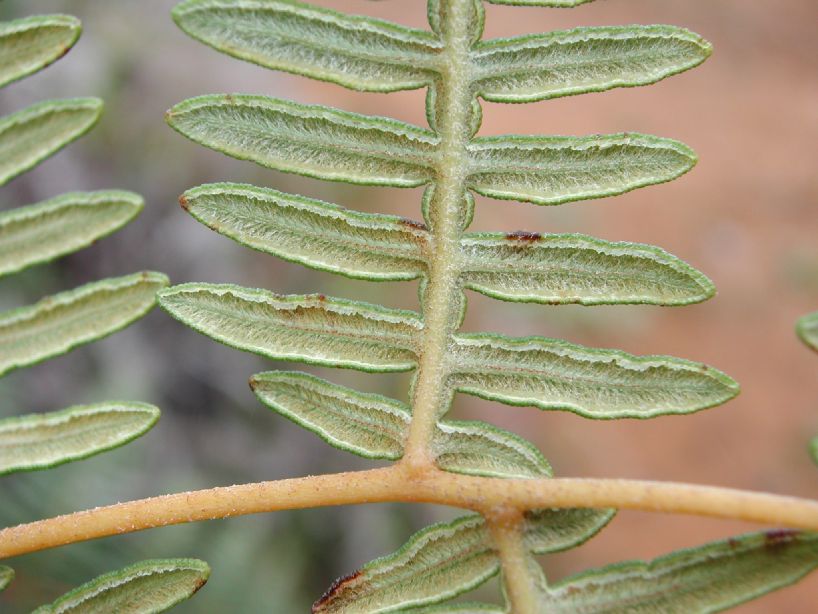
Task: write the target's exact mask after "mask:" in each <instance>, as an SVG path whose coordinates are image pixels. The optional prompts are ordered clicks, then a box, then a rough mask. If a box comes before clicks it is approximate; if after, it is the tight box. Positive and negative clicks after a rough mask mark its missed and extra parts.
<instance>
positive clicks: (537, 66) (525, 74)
mask: <svg viewBox="0 0 818 614" xmlns="http://www.w3.org/2000/svg"><path fill="white" fill-rule="evenodd" d="M710 53H711V47H710V44H709V43H707V41H705V40H704V39H702V38H701V37H700V36H698V35H697V34H693V33H692V32H688V31H687V30H684V29H682V28H675V27H673V26H623V27H602V28H576V29H574V30H565V31H557V32H551V33H548V34H536V35H529V36H520V37H516V38H506V39H497V40H488V41H485V42H481V43H478V44H477V45H476V46H475V48H474V51H473V56H472V62H473V63H474V65H475V72H476V74H475V77H474V78H475V83H474V87H475V89H476V90H477V92H478V93H479V94H480V96H482V97H483V98H485V99H486V100H490V101H493V102H533V101H536V100H543V99H548V98H557V97H560V96H570V95H573V94H586V93H588V92H602V91H605V90H609V89H612V88H615V87H634V86H638V85H648V84H650V83H655V82H657V81H659V80H661V79H664V78H665V77H669V76H671V75H674V74H677V73H680V72H683V71H685V70H688V69H690V68H693V67H694V66H697V65H698V64H700V63H702V62H703V61H704V60H705V59H707V57H708V56H709V55H710Z"/></svg>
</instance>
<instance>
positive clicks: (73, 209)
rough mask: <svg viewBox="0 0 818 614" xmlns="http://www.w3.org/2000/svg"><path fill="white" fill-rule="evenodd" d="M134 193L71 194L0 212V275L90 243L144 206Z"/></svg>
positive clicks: (112, 230)
mask: <svg viewBox="0 0 818 614" xmlns="http://www.w3.org/2000/svg"><path fill="white" fill-rule="evenodd" d="M143 205H144V201H143V200H142V197H141V196H139V195H137V194H134V193H132V192H121V191H104V192H72V193H69V194H63V195H62V196H58V197H56V198H52V199H49V200H46V201H43V202H41V203H37V204H36V205H29V206H28V207H21V208H19V209H13V210H11V211H7V212H5V213H0V275H6V274H8V273H14V272H16V271H20V270H22V269H24V268H26V267H28V266H31V265H33V264H40V263H43V262H48V261H49V260H53V259H54V258H58V257H59V256H63V255H65V254H69V253H71V252H74V251H76V250H78V249H81V248H83V247H86V246H88V245H91V243H93V242H94V241H96V240H97V239H100V238H102V237H104V236H106V235H109V234H111V233H112V232H114V231H115V230H118V229H119V228H121V227H122V226H124V225H125V224H127V223H128V222H130V221H131V220H132V219H133V218H134V217H136V215H137V214H138V213H139V212H140V211H141V210H142V207H143Z"/></svg>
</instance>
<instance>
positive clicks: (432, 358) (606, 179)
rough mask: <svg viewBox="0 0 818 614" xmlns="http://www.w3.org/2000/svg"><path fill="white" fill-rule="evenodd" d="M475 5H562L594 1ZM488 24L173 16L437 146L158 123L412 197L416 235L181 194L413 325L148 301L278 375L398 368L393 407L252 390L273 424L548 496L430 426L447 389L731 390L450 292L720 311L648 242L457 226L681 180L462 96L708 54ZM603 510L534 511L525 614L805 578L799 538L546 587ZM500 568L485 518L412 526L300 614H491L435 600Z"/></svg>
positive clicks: (176, 290) (569, 84) (373, 124)
mask: <svg viewBox="0 0 818 614" xmlns="http://www.w3.org/2000/svg"><path fill="white" fill-rule="evenodd" d="M488 1H489V2H491V3H494V4H517V5H529V6H539V7H572V6H577V5H580V4H585V3H586V1H590V0H488ZM483 10H484V7H483V3H482V2H481V1H480V0H429V4H428V17H429V24H430V26H431V28H430V29H429V30H419V29H413V28H407V27H403V26H399V25H397V24H393V23H389V22H385V21H380V20H377V19H372V18H369V17H359V16H350V15H346V14H342V13H338V12H335V11H331V10H327V9H323V8H318V7H313V6H310V5H308V4H303V3H301V2H296V1H295V0H186V1H185V2H182V3H181V4H179V5H177V7H176V8H175V10H174V12H173V16H174V19H175V20H176V22H177V23H178V24H179V26H180V27H181V28H182V29H183V30H184V31H185V32H187V33H188V34H190V35H191V36H192V37H194V38H196V39H198V40H200V41H202V42H204V43H206V44H208V45H210V46H212V47H214V48H215V49H217V50H219V51H222V52H224V53H227V54H229V55H232V56H234V57H237V58H240V59H243V60H246V61H250V62H253V63H256V64H258V65H260V66H264V67H267V68H272V69H276V70H284V71H289V72H293V73H297V74H300V75H305V76H308V77H312V78H316V79H322V80H326V81H331V82H334V83H337V84H339V85H342V86H345V87H348V88H352V89H357V90H364V91H372V92H391V91H396V90H403V89H413V88H427V91H428V96H427V105H426V107H427V118H428V123H429V127H428V128H425V127H420V126H413V125H409V124H406V123H403V122H399V121H396V120H393V119H388V118H382V117H370V116H364V115H359V114H355V113H350V112H346V111H342V110H338V109H334V108H329V107H324V106H317V105H303V104H297V103H294V102H290V101H286V100H279V99H273V98H269V97H265V96H249V95H238V94H236V95H232V94H225V95H208V96H202V97H199V98H194V99H191V100H187V101H184V102H182V103H180V104H178V105H176V106H175V107H173V108H172V109H171V110H170V111H169V112H168V114H167V121H168V123H169V124H170V125H171V126H172V127H173V128H174V129H176V130H177V131H179V132H180V133H182V134H183V135H185V136H186V137H188V138H190V139H192V140H194V141H196V142H198V143H201V144H202V145H205V146H207V147H210V148H212V149H215V150H218V151H221V152H223V153H225V154H227V155H229V156H232V157H234V158H239V159H242V160H250V161H253V162H256V163H257V164H260V165H262V166H265V167H268V168H273V169H277V170H281V171H286V172H293V173H299V174H302V175H306V176H310V177H315V178H319V179H326V180H332V181H344V182H349V183H357V184H369V185H381V186H391V187H398V188H400V187H416V186H425V187H426V191H425V196H424V198H423V203H422V212H423V219H424V221H423V222H420V221H414V220H407V219H404V218H400V217H395V216H387V215H376V214H369V213H360V212H355V211H350V210H347V209H344V208H342V207H339V206H338V205H334V204H330V203H325V202H321V201H317V200H313V199H309V198H305V197H302V196H296V195H292V194H284V193H281V192H278V191H275V190H272V189H267V188H259V187H253V186H249V185H241V184H232V183H216V184H210V185H204V186H200V187H198V188H194V189H192V190H189V191H188V192H186V193H185V194H184V195H183V196H182V198H181V203H182V206H183V207H184V208H185V209H186V210H187V211H188V212H189V213H190V214H191V215H192V216H193V217H194V218H196V219H197V220H199V221H201V222H202V223H204V224H205V225H207V226H209V227H210V228H212V229H213V230H215V231H217V232H219V233H221V234H224V235H226V236H228V237H230V238H231V239H233V240H235V241H237V242H239V243H241V244H243V245H247V246H248V247H251V248H253V249H256V250H259V251H262V252H266V253H270V254H274V255H276V256H278V257H281V258H285V259H287V260H291V261H293V262H298V263H301V264H304V265H306V266H310V267H314V268H317V269H322V270H326V271H332V272H336V273H340V274H342V275H347V276H350V277H356V278H361V279H368V280H373V281H384V280H410V279H416V278H419V279H420V280H421V283H420V310H419V311H418V312H410V311H403V310H395V309H388V308H385V307H381V306H377V305H371V304H365V303H359V302H351V301H346V300H341V299H335V298H331V297H326V296H324V295H322V294H315V295H307V296H293V295H280V294H274V293H272V292H268V291H266V290H258V289H248V288H242V287H238V286H233V285H225V284H204V283H190V284H184V285H180V286H175V287H171V288H169V289H166V290H162V291H161V292H160V304H161V305H162V307H163V308H165V309H166V310H167V311H168V312H169V313H170V314H171V315H173V316H174V317H176V318H178V319H179V320H181V321H182V322H184V323H186V324H188V325H189V326H191V327H192V328H194V329H196V330H197V331H199V332H201V333H204V334H206V335H208V336H210V337H213V338H214V339H216V340H218V341H220V342H222V343H225V344H227V345H230V346H232V347H235V348H238V349H241V350H245V351H249V352H254V353H257V354H260V355H262V356H266V357H269V358H273V359H284V360H296V361H300V362H305V363H310V364H317V365H324V366H335V367H344V368H353V369H359V370H362V371H373V372H385V371H414V373H415V375H414V379H413V385H412V390H411V392H410V394H409V399H410V402H409V403H408V404H407V403H404V402H401V401H397V400H394V399H388V398H384V397H381V396H378V395H373V394H367V393H361V392H357V391H354V390H350V389H348V388H344V387H341V386H338V385H335V384H332V383H330V382H327V381H324V380H320V379H317V378H315V377H313V376H309V375H306V374H301V373H281V372H274V373H262V374H259V375H256V376H254V377H253V378H252V380H251V385H252V387H253V389H254V390H255V392H256V394H257V396H258V397H259V399H260V400H261V401H262V402H263V403H264V404H266V405H267V406H269V407H270V408H272V409H274V410H275V411H277V412H279V413H280V414H282V415H284V416H285V417H287V418H289V419H291V420H293V421H294V422H296V423H298V424H300V425H302V426H304V427H306V428H308V429H310V430H311V431H313V432H315V433H316V434H318V435H319V436H321V437H322V438H324V439H325V440H326V441H327V442H329V443H330V444H332V445H334V446H336V447H339V448H341V449H345V450H348V451H351V452H353V453H356V454H359V455H362V456H365V457H369V458H380V459H392V460H395V459H399V458H401V457H403V456H404V453H405V452H406V454H407V455H408V454H409V450H410V449H411V448H412V446H413V445H414V443H415V442H416V441H423V442H424V443H428V449H427V450H426V452H428V453H430V454H431V455H433V456H434V458H435V459H436V460H435V462H436V463H437V465H438V467H439V468H441V469H443V470H446V471H453V472H459V473H468V474H471V475H478V476H495V477H497V476H499V477H543V476H550V475H551V469H550V466H549V464H548V463H547V461H546V460H545V459H544V458H543V457H542V456H541V455H540V453H539V452H538V451H537V450H536V449H535V448H534V447H533V446H531V445H530V444H528V443H526V442H524V441H523V440H521V439H520V438H518V437H517V436H516V435H512V434H511V433H507V432H504V431H501V430H499V429H496V428H494V427H492V426H489V425H487V424H483V423H480V422H454V421H449V420H446V419H445V414H446V413H447V411H448V410H449V407H450V404H451V401H452V398H453V396H454V394H455V393H457V392H464V393H467V394H472V395H476V396H480V397H484V398H487V399H492V400H496V401H499V402H501V403H506V404H509V405H529V406H535V407H539V408H541V409H547V410H567V411H571V412H575V413H577V414H579V415H581V416H584V417H587V418H594V419H613V418H653V417H656V416H661V415H667V414H687V413H692V412H695V411H699V410H702V409H705V408H708V407H712V406H715V405H718V404H720V403H723V402H725V401H727V400H729V399H731V398H732V397H734V396H735V395H736V394H737V392H738V386H737V385H736V383H735V382H734V381H733V380H731V379H730V378H729V377H727V376H726V375H724V374H722V373H720V372H719V371H716V370H715V369H712V368H710V367H707V366H705V365H702V364H700V363H695V362H690V361H686V360H681V359H677V358H670V357H665V356H649V357H635V356H631V355H627V354H625V353H623V352H619V351H615V350H598V349H589V348H584V347H580V346H577V345H574V344H571V343H568V342H565V341H559V340H554V339H546V338H542V337H527V338H509V337H505V336H502V335H496V334H466V333H462V332H458V329H459V327H460V324H461V322H462V319H463V316H464V313H465V309H466V301H465V296H464V293H463V290H464V289H470V290H474V291H476V292H480V293H483V294H485V295H487V296H491V297H494V298H498V299H502V300H512V301H528V302H538V303H544V304H567V303H578V304H583V305H601V304H626V303H629V304H633V303H642V304H654V305H685V304H690V303H695V302H699V301H703V300H706V299H707V298H709V297H711V296H712V295H713V294H714V288H713V285H712V284H711V282H710V281H709V280H708V279H707V278H706V277H705V276H704V275H702V274H701V273H699V272H697V271H695V270H693V269H692V268H691V267H689V266H688V265H686V264H685V263H684V262H682V261H681V260H679V259H677V258H675V257H673V256H671V255H670V254H667V253H666V252H664V251H663V250H661V249H659V248H656V247H651V246H646V245H637V244H632V243H611V242H607V241H602V240H599V239H594V238H591V237H586V236H582V235H573V234H572V235H541V234H539V233H528V232H519V233H512V234H504V233H468V232H466V229H467V227H468V226H469V223H470V221H471V218H472V213H473V208H474V199H473V196H472V194H473V193H478V194H482V195H485V196H489V197H493V198H499V199H511V200H521V201H527V202H531V203H535V204H539V205H557V204H562V203H567V202H571V201H579V200H588V199H594V198H601V197H606V196H614V195H617V194H622V193H624V192H627V191H629V190H633V189H636V188H640V187H643V186H649V185H653V184H658V183H662V182H666V181H670V180H672V179H674V178H676V177H678V176H680V175H682V174H684V173H685V172H687V171H688V170H690V169H691V168H692V167H693V166H694V164H695V163H696V157H695V154H694V153H693V152H692V151H691V150H690V149H689V148H687V147H686V146H685V145H683V144H681V143H678V142H676V141H672V140H669V139H663V138H657V137H652V136H645V135H641V134H615V135H602V136H599V135H598V136H591V137H564V136H560V137H555V136H530V137H523V136H513V135H512V136H500V137H480V136H476V133H477V131H478V129H479V126H480V122H481V107H480V104H479V99H480V98H482V99H484V100H489V101H493V102H533V101H538V100H545V99H550V98H557V97H561V96H569V95H574V94H584V93H589V92H601V91H605V90H608V89H612V88H615V87H631V86H637V85H647V84H650V83H654V82H656V81H659V80H661V79H663V78H665V77H668V76H671V75H674V74H676V73H679V72H682V71H684V70H687V69H689V68H692V67H694V66H696V65H698V64H700V63H701V62H703V61H704V60H705V59H706V58H707V57H708V56H709V55H710V52H711V48H710V45H709V44H708V43H707V42H706V41H704V40H702V39H701V38H700V37H699V36H697V35H696V34H693V33H691V32H688V31H687V30H684V29H681V28H676V27H672V26H627V27H597V28H578V29H575V30H570V31H564V32H551V33H548V34H542V35H530V36H521V37H516V38H510V39H501V40H488V41H484V40H481V36H482V30H483V18H484V14H483ZM495 205H496V206H500V205H499V204H496V203H495ZM613 513H614V512H613V510H590V511H587V510H563V511H549V510H531V511H530V512H528V514H527V515H526V521H525V523H524V527H523V529H521V530H522V531H523V532H524V534H523V536H522V537H523V539H524V542H525V544H526V545H527V549H528V552H529V554H528V557H529V558H528V561H527V563H526V564H524V565H523V566H522V568H523V569H525V568H527V570H528V571H527V572H524V573H527V575H528V578H527V579H524V580H525V581H527V582H529V583H530V585H531V586H533V587H534V588H533V590H534V591H536V595H537V600H538V603H539V606H537V607H538V608H539V609H541V610H542V611H547V612H572V613H574V612H584V613H590V612H594V613H601V612H621V611H628V612H663V613H667V612H678V613H684V614H687V613H690V612H715V611H719V610H723V609H726V608H729V607H731V606H733V605H736V604H738V603H741V602H744V601H746V600H749V599H752V598H754V597H757V596H759V595H762V594H764V593H766V592H768V591H770V590H773V589H776V588H779V587H781V586H784V585H787V584H790V583H792V582H795V581H796V580H798V579H799V578H801V577H802V576H803V575H805V574H806V573H808V572H809V571H811V570H812V569H813V568H815V567H816V566H818V541H816V539H815V538H814V537H813V536H810V535H806V534H801V533H797V532H778V531H773V532H767V533H758V534H751V535H747V536H743V537H738V538H735V539H731V540H727V541H725V542H718V543H714V544H709V545H706V546H704V547H701V548H697V549H693V550H685V551H680V552H676V553H673V554H670V555H668V556H665V557H662V558H659V559H657V560H655V561H653V562H650V563H643V562H638V561H637V562H627V563H622V564H619V565H613V566H610V567H605V568H602V569H597V570H591V571H588V572H586V573H584V574H580V575H578V576H575V577H572V578H568V579H566V580H563V581H562V582H559V583H556V584H548V583H546V581H545V579H544V577H543V574H542V570H541V568H540V566H539V565H538V564H537V562H536V560H535V559H534V558H533V555H535V554H544V553H550V552H556V551H559V550H564V549H566V548H571V547H574V546H576V545H578V544H580V543H582V542H583V541H585V540H587V539H589V538H590V537H592V536H593V535H594V534H595V533H596V532H597V531H599V530H600V529H601V528H602V527H603V526H604V525H605V524H606V523H607V522H608V521H609V520H610V518H611V517H612V515H613ZM500 570H501V564H500V560H499V557H498V552H497V547H496V545H495V544H494V543H493V540H492V535H491V534H490V532H489V531H488V530H487V528H486V522H485V520H484V519H483V518H482V517H481V516H466V517H464V518H461V519H459V520H456V521H454V522H452V523H448V524H440V525H435V526H432V527H429V528H428V529H426V530H424V531H422V532H420V533H418V534H417V535H415V536H414V537H412V538H411V539H410V540H409V541H408V542H407V543H406V545H405V546H404V547H403V548H402V549H401V550H399V551H398V552H396V553H395V554H392V555H389V556H386V557H384V558H382V559H378V560H376V561H373V562H371V563H369V564H367V565H365V566H364V567H363V568H362V569H361V570H360V571H358V572H356V573H354V574H352V575H350V576H348V577H345V578H342V579H340V580H338V581H337V582H336V583H335V584H333V585H332V587H331V588H330V590H328V591H327V593H326V594H325V595H324V596H323V597H322V598H321V599H320V600H318V601H317V602H316V603H315V605H314V607H313V611H314V612H321V613H340V612H345V613H346V612H367V613H370V612H397V611H412V612H503V611H507V608H508V607H510V606H508V605H505V606H503V605H491V604H482V605H481V604H463V603H456V604H451V603H450V604H446V603H444V602H446V601H447V600H449V599H451V598H453V597H456V596H457V595H460V594H462V593H464V592H466V591H468V590H470V589H472V588H474V587H476V586H478V585H480V584H481V583H483V582H484V581H486V580H487V579H488V578H490V577H492V576H494V575H496V574H497V573H498V572H499V571H500ZM508 580H509V579H508V578H503V584H504V586H505V585H506V584H507V582H508ZM516 580H517V581H518V583H519V580H520V579H519V578H518V579H516Z"/></svg>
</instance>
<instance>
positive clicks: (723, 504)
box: [0, 463, 818, 558]
mask: <svg viewBox="0 0 818 614" xmlns="http://www.w3.org/2000/svg"><path fill="white" fill-rule="evenodd" d="M380 502H417V503H437V504H441V505H451V506H455V507H461V508H468V509H472V510H475V511H478V512H481V513H483V514H485V515H486V516H489V517H490V516H491V515H492V514H494V513H496V510H498V509H503V508H508V509H519V510H526V509H538V508H572V507H580V508H618V509H631V510H642V511H649V512H664V513H677V514H692V515H700V516H710V517H714V518H729V519H735V520H743V521H748V522H755V523H760V524H766V525H774V526H782V527H790V528H794V529H804V530H811V531H818V502H816V501H809V500H805V499H797V498H794V497H784V496H777V495H771V494H763V493H754V492H746V491H739V490H733V489H728V488H716V487H710V486H694V485H689V484H674V483H662V482H645V481H631V480H606V479H578V478H557V479H541V480H504V479H499V478H480V477H471V476H465V475H458V474H455V473H446V472H443V471H439V470H436V469H430V470H428V471H424V472H418V471H417V470H416V469H409V468H408V467H407V466H406V465H405V464H403V463H399V464H397V465H394V466H392V467H389V468H386V469H373V470H369V471H358V472H350V473H337V474H331V475H322V476H312V477H306V478H295V479H289V480H279V481H275V482H260V483H256V484H244V485H241V486H227V487H221V488H212V489H208V490H200V491H194V492H187V493H179V494H174V495H166V496H162V497H155V498H151V499H142V500H139V501H131V502H129V503H119V504H117V505H110V506H107V507H99V508H96V509H92V510H88V511H84V512H77V513H74V514H68V515H66V516H58V517H56V518H51V519H48V520H41V521H39V522H33V523H29V524H24V525H19V526H16V527H11V528H8V529H4V530H2V531H0V558H8V557H11V556H17V555H20V554H25V553H28V552H36V551H38V550H44V549H47V548H54V547H57V546H62V545H66V544H71V543H76V542H81V541H87V540H90V539H96V538H99V537H105V536H109V535H119V534H123V533H132V532H135V531H142V530H144V529H150V528H154V527H163V526H167V525H172V524H181V523H186V522H196V521H200V520H215V519H219V518H228V517H231V516H242V515H245V514H257V513H261V512H272V511H277V510H289V509H303V508H311V507H326V506H333V505H354V504H361V503H380Z"/></svg>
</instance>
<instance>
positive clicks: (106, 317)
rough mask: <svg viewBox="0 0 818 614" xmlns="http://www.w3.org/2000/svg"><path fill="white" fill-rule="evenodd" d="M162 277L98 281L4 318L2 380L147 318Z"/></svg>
mask: <svg viewBox="0 0 818 614" xmlns="http://www.w3.org/2000/svg"><path fill="white" fill-rule="evenodd" d="M167 284H168V278H167V277H165V276H164V275H162V274H161V273H152V272H143V273H135V274H133V275H127V276H125V277H116V278H111V279H105V280H103V281H98V282H94V283H90V284H86V285H84V286H80V287H79V288H75V289H74V290H69V291H68V292H61V293H59V294H55V295H53V296H49V297H46V298H44V299H42V300H41V301H39V302H37V303H35V304H34V305H31V306H28V307H21V308H19V309H14V310H12V311H7V312H5V313H2V314H0V375H3V374H5V373H8V372H9V371H11V370H12V369H15V368H17V367H25V366H28V365H32V364H35V363H38V362H40V361H42V360H46V359H47V358H52V357H54V356H58V355H60V354H64V353H65V352H68V351H70V350H72V349H74V348H76V347H77V346H80V345H83V344H85V343H90V342H91V341H94V340H96V339H101V338H102V337H105V336H107V335H110V334H111V333H113V332H115V331H117V330H119V329H121V328H123V327H125V326H127V325H128V324H130V323H131V322H133V321H134V320H137V319H138V318H140V317H141V316H143V315H145V314H146V313H147V312H148V311H150V309H151V308H152V307H153V306H154V304H155V302H156V298H155V297H156V291H157V290H159V289H160V288H163V287H165V286H167Z"/></svg>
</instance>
